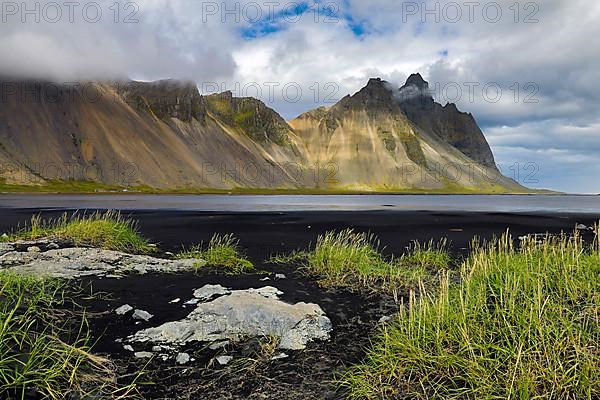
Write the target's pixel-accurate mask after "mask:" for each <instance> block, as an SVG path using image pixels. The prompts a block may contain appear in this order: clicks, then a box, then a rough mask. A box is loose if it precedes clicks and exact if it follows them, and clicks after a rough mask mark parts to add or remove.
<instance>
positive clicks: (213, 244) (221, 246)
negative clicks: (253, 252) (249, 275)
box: [176, 234, 254, 274]
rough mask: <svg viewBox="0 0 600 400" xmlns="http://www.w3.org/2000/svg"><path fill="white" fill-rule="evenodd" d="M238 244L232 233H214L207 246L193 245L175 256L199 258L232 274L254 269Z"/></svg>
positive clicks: (209, 265)
mask: <svg viewBox="0 0 600 400" xmlns="http://www.w3.org/2000/svg"><path fill="white" fill-rule="evenodd" d="M239 244H240V242H239V240H238V239H236V238H235V237H234V236H233V235H232V234H228V235H219V234H215V235H214V236H213V237H212V238H211V239H210V242H208V246H206V247H205V246H203V244H200V245H196V246H193V247H192V248H191V249H189V250H183V251H182V252H180V253H179V254H177V256H176V258H178V259H194V258H196V259H201V260H204V261H206V265H205V266H206V267H215V268H220V269H223V270H225V271H226V272H228V273H233V274H241V273H245V272H251V271H254V265H253V264H252V262H251V261H250V260H248V259H247V258H246V257H245V256H244V255H243V254H242V252H241V249H240V246H239Z"/></svg>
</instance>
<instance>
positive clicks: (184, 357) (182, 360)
mask: <svg viewBox="0 0 600 400" xmlns="http://www.w3.org/2000/svg"><path fill="white" fill-rule="evenodd" d="M175 362H177V364H181V365H183V364H187V363H189V362H190V355H189V354H188V353H179V354H177V357H176V358H175Z"/></svg>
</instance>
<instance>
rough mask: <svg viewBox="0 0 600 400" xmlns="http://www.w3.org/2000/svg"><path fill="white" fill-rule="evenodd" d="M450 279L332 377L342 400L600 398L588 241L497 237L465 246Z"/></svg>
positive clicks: (593, 261) (595, 273)
mask: <svg viewBox="0 0 600 400" xmlns="http://www.w3.org/2000/svg"><path fill="white" fill-rule="evenodd" d="M362 254H363V255H362V256H361V257H364V260H367V259H369V260H377V257H376V256H374V255H373V254H372V253H371V251H370V250H369V249H365V250H363V251H362ZM365 265H366V263H365ZM460 278H461V279H460V281H461V283H460V284H451V283H450V280H449V279H448V277H446V278H444V279H442V285H441V289H440V291H439V292H438V293H437V294H436V295H434V296H420V297H419V298H417V297H416V296H415V295H414V294H413V295H412V296H411V299H410V302H409V304H408V305H407V306H406V307H404V308H403V311H402V312H401V314H400V315H399V317H398V319H397V320H396V321H395V322H394V323H392V324H391V325H389V326H387V327H386V328H385V329H384V330H383V331H382V332H381V334H380V335H379V337H378V338H377V340H376V341H375V343H374V345H373V347H372V348H371V349H370V350H369V351H368V355H367V357H366V358H365V359H364V361H363V362H362V363H361V364H359V365H356V366H354V367H352V368H351V369H350V370H349V371H348V372H347V373H346V374H345V375H343V376H341V377H340V379H339V383H340V385H341V386H342V387H344V388H345V389H346V390H347V396H348V397H349V398H350V399H381V398H390V399H391V398H417V399H550V398H555V399H593V398H599V397H600V329H599V324H600V317H599V316H600V249H599V247H598V243H595V244H594V246H592V247H591V248H586V247H585V245H584V243H583V241H582V239H581V238H580V237H578V236H577V235H576V236H575V238H567V237H562V238H560V239H552V238H547V239H546V240H544V241H543V242H541V243H540V242H537V241H536V240H535V239H534V238H532V239H529V240H527V241H525V242H524V243H523V246H522V247H520V248H519V249H515V248H514V247H513V240H512V238H511V237H510V236H509V235H505V236H504V237H502V238H501V239H499V240H496V241H494V242H493V243H491V244H489V245H488V246H485V247H479V248H476V249H474V251H473V253H472V255H471V256H470V257H469V258H468V259H467V260H466V261H465V262H464V263H463V265H462V267H461V271H460Z"/></svg>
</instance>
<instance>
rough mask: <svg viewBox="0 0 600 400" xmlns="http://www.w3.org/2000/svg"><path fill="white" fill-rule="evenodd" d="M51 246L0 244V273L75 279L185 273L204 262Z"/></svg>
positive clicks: (43, 243)
mask: <svg viewBox="0 0 600 400" xmlns="http://www.w3.org/2000/svg"><path fill="white" fill-rule="evenodd" d="M52 243H54V242H52V241H47V240H40V241H31V242H16V243H0V270H6V271H14V272H18V273H24V274H32V275H38V276H48V277H52V278H65V279H73V278H81V277H84V276H105V277H119V276H122V275H126V274H132V273H135V274H146V273H152V272H154V273H175V272H185V271H191V270H193V269H194V268H195V267H197V266H198V265H202V263H203V261H202V260H166V259H161V258H155V257H151V256H145V255H134V254H127V253H122V252H119V251H112V250H102V249H95V248H78V247H66V248H53V247H54V246H51V245H50V244H52ZM49 247H50V248H52V249H48V248H49ZM43 249H47V250H45V251H42V250H43Z"/></svg>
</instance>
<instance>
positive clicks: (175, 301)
mask: <svg viewBox="0 0 600 400" xmlns="http://www.w3.org/2000/svg"><path fill="white" fill-rule="evenodd" d="M180 301H181V299H180V298H179V297H178V298H176V299H173V300H171V301H170V302H169V304H175V303H179V302H180Z"/></svg>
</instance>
